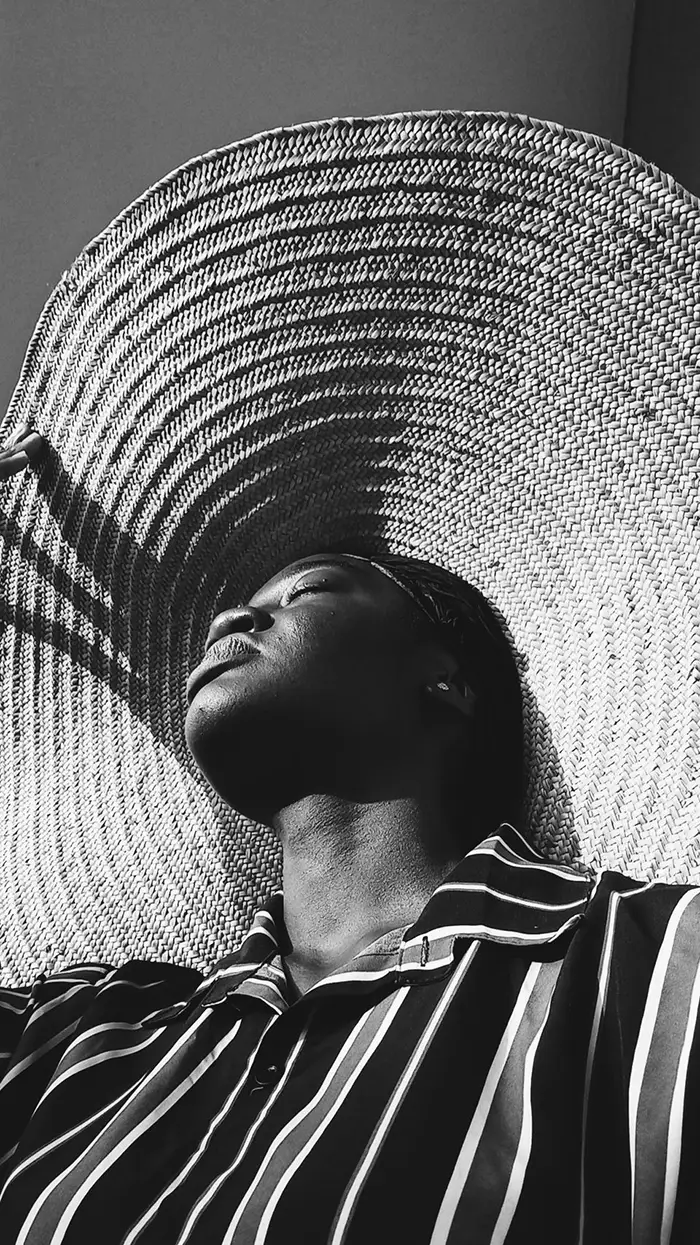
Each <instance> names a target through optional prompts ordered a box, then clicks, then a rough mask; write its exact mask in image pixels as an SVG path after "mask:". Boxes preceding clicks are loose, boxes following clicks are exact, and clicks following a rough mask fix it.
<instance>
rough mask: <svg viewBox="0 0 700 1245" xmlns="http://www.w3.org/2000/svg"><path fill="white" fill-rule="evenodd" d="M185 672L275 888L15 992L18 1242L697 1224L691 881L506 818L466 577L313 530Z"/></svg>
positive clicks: (510, 731)
mask: <svg viewBox="0 0 700 1245" xmlns="http://www.w3.org/2000/svg"><path fill="white" fill-rule="evenodd" d="M41 444H42V443H41V438H40V437H38V435H37V434H35V433H31V432H30V431H29V429H28V428H26V427H25V428H23V429H21V430H20V432H19V434H18V438H16V439H15V442H14V443H13V444H10V445H8V446H6V448H5V449H4V450H3V451H2V452H0V478H8V477H9V476H10V475H11V474H14V473H15V472H16V471H19V470H22V469H23V468H25V467H26V466H27V463H28V462H30V461H35V460H36V457H37V455H39V454H40V453H41ZM460 609H462V613H461V614H460ZM187 698H188V709H187V714H186V720H185V734H186V739H187V743H188V746H189V748H190V750H191V752H192V755H193V756H194V758H195V760H196V762H197V764H198V766H199V767H200V769H201V770H202V772H203V773H204V775H205V776H206V778H207V780H208V782H209V783H210V784H211V785H212V787H213V788H214V789H215V790H216V791H217V792H218V793H219V795H220V796H221V797H222V798H223V799H224V800H225V801H227V802H228V803H229V804H230V805H231V807H234V808H236V809H239V810H241V811H242V812H243V813H244V814H245V815H246V816H247V817H250V818H252V819H254V820H257V821H261V822H263V823H265V824H267V825H269V826H271V827H273V828H274V830H275V831H276V833H277V835H278V836H279V839H280V842H281V844H282V849H283V887H282V890H281V891H279V892H276V893H275V894H274V895H273V897H272V899H271V900H270V901H269V902H268V903H267V904H266V905H265V906H264V907H262V908H261V909H260V910H259V912H258V913H257V915H256V917H255V920H254V921H253V924H252V926H251V928H250V931H249V933H248V935H247V936H246V938H245V939H244V940H243V943H242V944H241V946H240V947H239V949H238V950H237V951H236V952H234V953H233V954H231V955H229V956H227V957H225V958H224V959H223V960H221V961H220V962H219V963H218V964H217V965H215V966H214V967H213V969H212V970H211V971H210V972H209V973H206V974H202V973H199V972H197V971H196V970H194V969H189V968H184V967H179V966H177V965H172V964H166V963H158V962H146V961H139V960H132V961H130V962H128V963H126V964H122V965H119V966H112V965H106V964H97V963H85V964H76V965H74V966H72V967H71V968H69V969H67V970H65V971H63V972H58V973H55V974H52V975H49V976H45V977H39V978H37V980H36V981H35V983H34V985H33V987H31V988H30V987H27V988H25V989H5V990H4V991H2V992H0V1025H1V1026H2V1029H1V1033H2V1040H1V1047H2V1051H3V1057H4V1073H3V1075H2V1079H1V1080H0V1156H1V1157H0V1176H1V1179H2V1184H1V1188H0V1222H2V1224H3V1236H2V1239H3V1241H5V1242H7V1243H8V1245H10V1243H12V1245H15V1243H17V1245H19V1243H20V1242H21V1243H22V1245H38V1242H42V1245H48V1243H49V1242H51V1243H53V1245H58V1242H61V1243H63V1242H65V1243H66V1245H76V1243H78V1242H85V1241H88V1240H96V1239H99V1240H101V1241H103V1242H104V1245H112V1243H114V1245H116V1243H117V1242H119V1243H120V1245H127V1242H129V1243H131V1242H135V1241H139V1242H159V1243H165V1242H168V1243H170V1242H173V1243H174V1242H178V1243H179V1242H206V1243H207V1245H213V1243H215V1242H216V1245H218V1243H219V1242H221V1243H222V1245H223V1243H224V1242H226V1243H227V1245H228V1243H233V1242H243V1241H245V1242H253V1241H255V1242H263V1241H264V1242H269V1243H273V1242H277V1241H289V1240H293V1241H300V1242H301V1241H303V1242H333V1245H339V1243H340V1242H344V1241H349V1242H360V1241H362V1242H367V1241H372V1242H374V1241H376V1242H381V1241H386V1240H389V1239H392V1240H393V1239H396V1240H401V1241H402V1242H416V1243H421V1245H423V1243H425V1245H428V1242H430V1243H431V1245H434V1243H435V1245H436V1243H437V1242H448V1241H449V1242H455V1241H458V1242H464V1241H469V1242H478V1243H481V1242H491V1243H492V1245H493V1243H495V1242H500V1241H506V1240H507V1241H508V1242H511V1243H512V1242H531V1241H533V1240H535V1239H536V1240H538V1241H541V1242H552V1243H554V1242H556V1243H557V1245H562V1243H563V1242H569V1241H571V1242H574V1241H593V1240H595V1241H598V1242H608V1241H609V1242H613V1241H615V1242H619V1241H623V1240H628V1241H634V1242H637V1241H649V1242H651V1241H655V1242H657V1241H658V1242H661V1241H664V1242H667V1241H672V1242H678V1241H683V1242H685V1241H687V1242H690V1241H693V1240H696V1239H697V1234H698V1230H699V1228H700V1214H699V1207H698V1198H697V1192H696V1181H695V1161H696V1156H697V1146H698V1141H699V1140H700V1136H699V1126H698V1118H699V1115H698V1111H697V1096H698V1089H699V1088H700V1057H699V1056H700V1051H699V1049H698V1048H699V1046H700V1038H699V1037H698V1033H697V1029H696V1018H697V1010H698V990H699V983H700V940H699V939H698V937H697V928H698V924H697V923H698V915H699V914H700V890H698V889H697V888H693V887H685V886H668V885H662V884H643V883H640V882H635V881H633V880H632V879H629V878H626V877H624V876H622V875H621V874H617V873H612V872H605V873H602V874H600V875H599V876H598V877H597V878H596V879H595V880H592V879H591V878H589V877H587V876H586V875H584V874H583V873H579V872H577V871H576V870H574V869H571V868H567V867H565V866H561V865H555V864H553V863H551V862H547V861H545V860H544V858H543V857H542V856H541V855H540V854H539V853H538V852H536V851H535V850H534V849H533V847H532V846H531V845H530V844H529V843H528V842H527V841H526V839H525V838H524V836H523V835H522V834H521V833H520V832H519V830H518V828H517V826H516V825H515V824H513V823H514V822H515V820H516V819H517V808H518V799H519V794H520V792H521V788H522V775H521V773H520V769H519V765H520V759H521V745H522V739H521V734H520V731H521V723H520V720H519V715H518V696H517V672H516V670H515V665H514V663H513V660H512V658H511V657H510V655H509V653H508V648H507V645H506V644H505V642H503V640H502V637H501V642H500V643H499V639H498V627H497V624H496V621H495V619H494V617H493V616H489V613H488V605H487V603H486V602H485V601H483V599H479V594H477V593H476V591H475V590H474V589H472V588H471V587H470V586H469V585H466V584H464V585H461V586H460V585H459V583H457V582H456V577H454V576H450V575H449V574H448V573H447V572H444V571H442V570H441V568H438V567H435V566H431V565H430V564H428V563H420V562H419V561H418V560H415V559H402V558H383V559H382V558H379V557H377V558H373V557H365V556H364V555H354V554H348V553H345V552H344V553H342V554H338V553H334V552H333V551H320V553H319V554H318V555H313V556H305V557H303V558H300V559H298V560H296V561H295V562H293V563H292V564H290V565H287V566H285V567H283V568H281V569H280V570H279V572H278V573H277V574H275V575H274V576H273V577H272V578H271V579H270V580H268V581H267V582H266V583H264V584H262V585H261V586H260V587H259V589H258V590H257V591H256V592H255V593H254V595H253V596H252V598H251V599H250V600H249V601H248V602H247V603H245V604H241V605H231V606H230V607H227V608H226V609H225V610H223V611H222V612H220V613H219V614H218V615H217V616H216V617H215V618H214V619H213V620H212V622H211V626H210V628H209V632H208V636H207V642H206V646H205V653H204V654H203V658H202V661H201V663H200V664H199V665H197V667H196V668H195V670H193V671H192V673H191V675H190V677H189V679H188V685H187ZM494 702H495V703H494ZM448 793H449V794H448ZM505 813H507V814H508V817H506V816H505V815H504V814H505ZM511 818H512V820H510V819H511ZM628 1125H629V1128H630V1134H629V1135H630V1136H631V1137H632V1139H633V1143H634V1145H633V1150H632V1153H631V1155H628V1153H627V1146H626V1144H625V1138H626V1136H627V1132H626V1130H627V1128H628ZM628 1159H631V1168H628V1167H627V1162H628ZM629 1170H631V1173H632V1179H631V1181H630V1178H629V1175H628V1174H626V1173H627V1172H628V1171H629Z"/></svg>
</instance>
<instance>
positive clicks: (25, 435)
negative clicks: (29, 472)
mask: <svg viewBox="0 0 700 1245" xmlns="http://www.w3.org/2000/svg"><path fill="white" fill-rule="evenodd" d="M43 444H44V441H43V438H42V437H41V436H40V435H39V433H38V432H31V431H30V428H29V424H22V425H21V426H20V427H19V428H17V429H16V430H15V432H14V434H13V435H12V436H11V437H10V439H9V440H8V441H7V442H6V443H5V444H4V445H3V446H2V448H1V449H0V480H9V478H10V476H13V475H16V474H17V472H18V471H24V468H25V467H27V466H28V465H29V463H30V462H34V460H35V459H36V458H37V457H38V456H39V454H40V453H41V450H42V447H43Z"/></svg>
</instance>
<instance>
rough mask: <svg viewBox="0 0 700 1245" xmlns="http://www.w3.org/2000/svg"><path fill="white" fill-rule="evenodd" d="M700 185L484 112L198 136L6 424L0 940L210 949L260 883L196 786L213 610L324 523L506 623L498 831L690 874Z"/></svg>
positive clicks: (6, 969) (15, 958)
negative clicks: (698, 189)
mask: <svg viewBox="0 0 700 1245" xmlns="http://www.w3.org/2000/svg"><path fill="white" fill-rule="evenodd" d="M699 243H700V203H699V202H698V200H697V199H696V198H694V197H693V196H692V195H691V194H689V193H688V192H687V191H686V190H684V189H683V188H682V187H681V186H680V185H678V184H677V183H676V182H674V181H673V179H672V178H670V177H669V176H667V175H666V174H665V173H663V172H661V171H660V170H659V169H657V168H655V167H654V166H652V165H650V164H648V163H645V162H644V161H643V160H641V159H640V158H639V157H638V156H636V155H634V154H632V153H631V152H629V151H626V150H623V149H622V148H620V147H617V146H615V145H613V144H612V143H610V142H608V141H606V140H605V139H602V138H599V137H597V136H596V135H592V134H585V133H579V132H576V131H573V130H567V129H564V128H562V127H561V126H559V125H556V124H553V123H551V122H548V121H540V120H535V119H532V118H529V117H525V116H519V115H513V114H506V113H468V112H467V113H458V112H449V113H442V112H433V113H404V114H400V115H396V116H384V117H372V118H361V119H357V118H352V119H332V120H328V121H320V122H317V123H312V124H304V125H298V126H293V127H290V128H288V129H280V130H275V131H272V132H269V133H265V134H260V135H256V136H254V137H253V138H250V139H246V140H244V141H240V142H236V143H234V144H232V145H231V146H230V147H227V148H225V149H223V150H217V151H212V152H209V153H207V154H206V155H203V156H201V157H198V158H196V159H194V160H192V161H190V162H189V163H188V164H186V165H184V166H183V167H182V168H180V169H178V170H176V171H175V172H174V173H172V174H170V175H169V176H167V177H165V178H163V180H162V181H160V182H159V183H158V184H157V185H155V186H153V187H152V188H151V189H150V190H148V191H146V193H145V194H144V195H142V196H141V197H140V198H139V199H138V200H137V201H136V202H135V203H133V204H132V205H131V206H130V207H128V208H127V209H126V210H125V211H124V212H122V213H121V214H120V215H119V216H118V217H117V219H116V220H114V221H113V222H112V223H111V224H110V225H109V226H108V227H107V228H106V229H105V231H104V232H103V233H102V234H100V236H99V237H98V238H96V239H95V240H94V241H93V242H91V243H90V244H89V245H88V246H86V248H85V250H84V251H83V252H82V254H81V255H79V257H78V258H77V260H76V261H75V263H74V264H73V266H72V267H71V268H70V270H69V271H68V272H67V273H65V275H64V276H63V278H62V280H61V281H60V282H59V285H58V286H57V288H56V290H55V291H54V292H53V294H52V295H51V297H50V299H49V301H48V303H47V305H46V308H45V310H44V312H43V313H42V316H41V318H40V320H39V323H38V326H37V328H36V331H35V333H34V336H33V337H32V340H31V343H30V345H29V349H28V353H27V357H26V361H25V363H24V367H23V369H22V372H21V376H20V379H19V382H18V385H17V388H16V390H15V393H14V396H13V398H12V402H11V405H10V408H9V411H8V413H7V415H6V417H5V419H4V421H3V422H2V425H0V440H4V439H5V438H6V437H7V436H8V435H9V433H10V432H11V430H12V429H13V428H15V427H16V426H17V425H18V424H20V423H22V422H24V421H28V422H29V423H30V424H31V425H32V427H34V428H36V429H37V430H38V431H39V432H41V433H42V434H43V436H44V437H45V438H46V440H47V442H48V448H47V451H46V453H45V455H44V456H43V458H42V459H41V460H40V462H39V464H38V465H35V466H33V467H31V468H30V469H29V470H28V471H26V472H23V473H21V474H20V475H18V476H15V477H13V478H12V480H11V481H9V482H8V483H6V484H4V485H3V486H2V492H1V495H0V505H1V506H2V524H1V536H0V540H1V552H0V594H1V595H0V610H1V620H2V637H1V640H0V686H1V687H2V702H1V704H0V771H1V776H0V789H1V791H2V826H1V831H0V850H1V862H0V889H1V894H0V912H1V913H2V916H1V918H0V967H1V969H2V973H3V976H4V979H5V980H6V981H8V982H9V983H12V982H15V981H26V980H27V977H28V975H30V974H32V973H34V972H36V971H37V969H39V968H41V967H42V966H43V965H44V964H45V963H47V962H48V963H50V964H51V965H52V966H53V967H54V968H60V967H63V966H65V965H66V964H68V963H70V962H75V961H76V960H80V959H86V958H93V959H99V960H106V961H109V962H112V963H120V962H123V961H124V960H126V959H129V958H132V957H136V958H146V959H164V960H171V961H176V962H179V963H182V964H189V965H194V966H197V967H200V968H204V967H206V966H208V965H210V964H211V963H212V962H214V961H215V960H216V958H217V957H219V956H220V955H223V954H225V953H226V952H227V951H230V950H231V949H233V947H235V945H236V944H237V942H238V941H239V939H240V937H241V936H242V934H243V932H244V930H245V927H246V925H247V923H248V921H249V920H250V918H251V915H252V913H253V910H254V908H255V907H256V905H257V904H258V903H259V902H261V901H262V900H263V899H264V898H265V897H266V896H267V895H268V894H269V893H270V891H271V890H272V889H273V888H274V887H275V886H276V885H277V884H278V882H279V856H278V850H277V845H276V842H275V840H274V836H273V834H272V832H271V831H270V830H268V829H266V828H265V827H262V826H257V825H253V824H251V823H249V822H246V821H245V820H244V819H243V818H242V817H240V816H239V815H237V814H236V813H235V812H233V811H232V810H230V809H228V808H226V807H224V806H223V804H222V803H221V801H219V800H218V798H217V797H216V796H215V795H214V793H213V792H212V791H211V790H210V789H209V788H208V786H207V785H206V782H205V780H204V779H203V778H202V776H201V775H200V774H199V772H198V771H197V769H196V767H195V765H194V762H193V761H192V759H191V758H190V756H189V753H188V751H187V749H186V746H185V742H184V734H183V723H184V716H185V711H186V699H185V681H186V677H187V674H188V673H189V671H190V670H191V669H192V668H193V667H194V666H195V665H196V664H197V663H198V661H199V660H200V659H201V655H202V651H203V645H204V640H205V636H206V632H207V628H208V626H209V623H210V622H211V619H212V617H213V616H214V614H215V613H216V612H218V611H220V610H221V609H223V608H225V607H226V606H228V605H231V604H234V603H237V602H241V601H245V600H247V599H248V597H249V596H250V595H251V594H252V592H253V591H254V590H255V589H256V588H257V587H259V586H260V585H261V584H262V583H263V582H264V581H265V580H266V579H267V578H269V577H270V576H271V575H272V574H274V573H275V572H276V571H277V570H279V569H281V567H282V566H284V565H286V564H287V563H288V562H290V561H292V560H293V559H295V558H298V557H303V556H305V555H307V554H311V553H315V552H318V551H319V550H320V549H333V548H334V549H337V550H338V551H342V550H346V551H347V550H349V551H353V550H355V551H357V552H359V553H362V554H364V555H365V556H371V555H372V554H374V555H376V556H378V557H379V556H381V555H382V554H393V555H402V556H414V557H417V558H422V559H425V560H428V561H431V562H433V563H435V564H437V565H439V566H441V567H443V568H444V569H446V570H448V571H452V572H453V573H455V574H457V575H459V576H461V577H462V578H464V579H465V580H467V581H468V582H470V583H472V584H473V585H474V586H475V587H476V588H478V589H479V591H480V592H481V593H482V594H483V595H484V597H485V598H486V599H487V600H488V601H489V602H490V603H491V604H492V605H493V607H494V609H495V610H496V611H497V613H498V616H499V618H501V619H502V620H503V625H504V628H505V629H506V631H507V634H508V640H509V643H510V644H511V645H512V648H513V651H514V653H516V654H517V660H518V663H519V669H520V672H521V678H522V685H523V697H524V724H525V747H526V765H527V771H528V775H529V777H528V788H527V797H526V807H525V810H524V814H523V824H522V826H521V829H522V830H523V831H524V832H525V833H528V834H530V835H531V836H532V840H533V842H534V844H535V846H536V847H538V848H539V850H540V851H542V852H543V853H544V854H545V855H546V856H549V857H550V858H551V859H552V860H554V861H558V862H562V863H568V864H577V865H578V866H579V867H581V868H584V869H588V870H596V869H599V868H613V869H617V870H621V871H623V872H625V873H628V874H630V875H631V876H633V877H636V878H643V879H647V878H648V879H657V880H666V881H678V882H689V881H690V882H698V881H700V848H699V845H698V829H699V828H700V783H699V782H698V772H699V770H700V590H699V589H700V566H699V558H698V510H697V490H698V471H697V468H698V445H699V441H700V357H699V355H698V344H699V341H700V311H699V308H700V246H699Z"/></svg>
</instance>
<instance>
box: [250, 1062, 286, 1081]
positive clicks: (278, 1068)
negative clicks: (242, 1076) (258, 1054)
mask: <svg viewBox="0 0 700 1245" xmlns="http://www.w3.org/2000/svg"><path fill="white" fill-rule="evenodd" d="M281 1075H282V1065H281V1064H279V1063H268V1064H267V1065H266V1067H264V1068H259V1069H258V1071H257V1072H256V1073H255V1079H256V1081H257V1082H258V1085H274V1084H275V1083H276V1082H277V1081H279V1079H280V1077H281Z"/></svg>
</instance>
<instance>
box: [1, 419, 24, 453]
mask: <svg viewBox="0 0 700 1245" xmlns="http://www.w3.org/2000/svg"><path fill="white" fill-rule="evenodd" d="M28 432H29V424H28V423H26V421H25V423H23V424H20V425H19V427H17V428H15V430H14V432H11V433H10V435H9V437H8V438H7V441H6V442H5V446H4V447H3V448H5V449H10V448H11V447H12V446H14V445H17V444H18V442H19V441H22V440H23V439H24V438H25V437H26V436H27V434H28Z"/></svg>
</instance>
